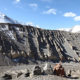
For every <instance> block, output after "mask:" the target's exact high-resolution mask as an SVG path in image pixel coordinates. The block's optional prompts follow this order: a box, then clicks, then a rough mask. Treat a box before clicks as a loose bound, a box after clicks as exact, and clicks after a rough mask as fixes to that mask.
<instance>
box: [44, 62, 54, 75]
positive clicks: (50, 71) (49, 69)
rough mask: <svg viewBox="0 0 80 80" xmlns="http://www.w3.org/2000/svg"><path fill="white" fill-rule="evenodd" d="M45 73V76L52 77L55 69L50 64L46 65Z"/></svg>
mask: <svg viewBox="0 0 80 80" xmlns="http://www.w3.org/2000/svg"><path fill="white" fill-rule="evenodd" d="M43 73H44V74H45V75H52V74H53V69H52V67H51V65H50V64H49V63H46V64H45V66H44V68H43Z"/></svg>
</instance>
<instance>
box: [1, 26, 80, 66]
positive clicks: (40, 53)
mask: <svg viewBox="0 0 80 80" xmlns="http://www.w3.org/2000/svg"><path fill="white" fill-rule="evenodd" d="M0 55H1V56H0V59H1V61H3V63H4V64H5V63H6V64H13V63H14V62H15V63H25V64H26V63H28V62H29V61H31V62H37V61H53V62H58V61H60V60H62V61H78V60H79V59H78V58H79V56H80V35H79V34H78V33H77V34H72V33H69V32H64V31H58V30H43V29H40V28H35V27H32V26H28V25H27V26H26V25H20V24H0ZM6 58H7V59H6ZM3 63H1V62H0V65H3Z"/></svg>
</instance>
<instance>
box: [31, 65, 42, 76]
mask: <svg viewBox="0 0 80 80" xmlns="http://www.w3.org/2000/svg"><path fill="white" fill-rule="evenodd" d="M41 74H42V72H41V68H40V67H39V66H35V67H34V69H33V75H41Z"/></svg>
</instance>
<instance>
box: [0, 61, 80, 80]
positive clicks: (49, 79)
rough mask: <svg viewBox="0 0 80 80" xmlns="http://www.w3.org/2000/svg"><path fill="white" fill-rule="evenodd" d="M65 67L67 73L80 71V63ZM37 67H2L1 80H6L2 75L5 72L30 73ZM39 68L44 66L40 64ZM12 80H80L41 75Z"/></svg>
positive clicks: (65, 65) (22, 76)
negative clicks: (25, 71) (24, 71)
mask: <svg viewBox="0 0 80 80" xmlns="http://www.w3.org/2000/svg"><path fill="white" fill-rule="evenodd" d="M49 64H51V66H52V67H54V65H55V64H56V63H49ZM62 65H63V67H64V68H65V71H68V70H75V71H76V70H80V63H72V62H71V63H62ZM34 66H35V65H33V64H32V65H31V64H30V65H17V66H0V80H4V79H2V78H1V77H2V75H3V74H4V72H6V71H9V70H10V71H15V70H24V69H29V70H30V71H32V70H33V67H34ZM39 66H41V67H43V66H44V64H39ZM12 80H80V79H70V78H64V77H59V76H55V75H40V76H31V77H25V76H24V75H21V76H20V77H19V78H17V79H12Z"/></svg>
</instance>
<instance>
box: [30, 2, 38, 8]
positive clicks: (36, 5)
mask: <svg viewBox="0 0 80 80" xmlns="http://www.w3.org/2000/svg"><path fill="white" fill-rule="evenodd" d="M29 6H30V7H35V8H37V7H38V4H36V3H31V4H29Z"/></svg>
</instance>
